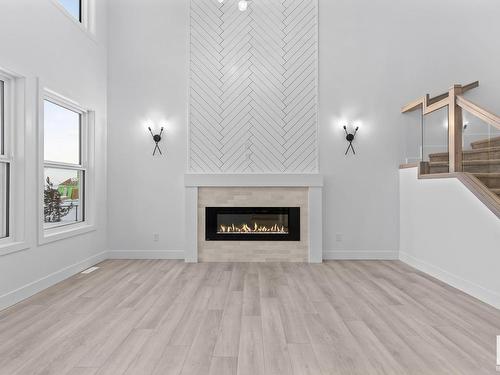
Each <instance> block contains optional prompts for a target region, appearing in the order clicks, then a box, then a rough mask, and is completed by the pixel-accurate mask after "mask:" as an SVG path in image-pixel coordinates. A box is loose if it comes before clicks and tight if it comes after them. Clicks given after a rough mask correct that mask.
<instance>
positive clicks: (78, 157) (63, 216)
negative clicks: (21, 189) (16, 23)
mask: <svg viewBox="0 0 500 375" xmlns="http://www.w3.org/2000/svg"><path fill="white" fill-rule="evenodd" d="M87 129H88V112H86V111H85V110H83V109H81V108H79V107H78V106H77V105H75V104H74V103H72V102H70V101H68V100H66V99H63V98H61V97H58V96H57V95H55V94H50V95H49V94H47V95H46V97H45V98H44V100H43V175H42V177H43V228H44V229H45V230H50V229H54V228H60V227H67V226H69V225H72V224H77V223H81V222H84V221H85V220H86V218H85V208H86V207H85V196H86V187H87V185H86V178H87V173H88V171H87V152H86V144H87Z"/></svg>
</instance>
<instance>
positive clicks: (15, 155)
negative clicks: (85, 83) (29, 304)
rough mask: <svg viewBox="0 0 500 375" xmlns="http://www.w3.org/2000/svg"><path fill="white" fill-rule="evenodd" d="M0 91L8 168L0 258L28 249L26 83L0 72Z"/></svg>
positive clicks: (3, 159)
mask: <svg viewBox="0 0 500 375" xmlns="http://www.w3.org/2000/svg"><path fill="white" fill-rule="evenodd" d="M0 80H1V81H2V82H3V83H4V90H3V111H4V119H3V120H4V121H3V134H2V143H3V150H2V151H3V152H1V153H0V160H1V162H2V163H5V164H7V165H8V172H7V173H8V186H7V189H8V197H7V205H8V208H7V215H6V218H7V228H8V233H7V236H6V237H4V238H0V256H4V255H7V254H10V253H13V252H17V251H21V250H25V249H27V248H28V247H29V246H28V243H27V241H26V237H25V235H26V233H25V229H26V221H25V219H26V212H25V209H26V205H25V201H26V187H25V177H26V176H25V138H24V137H25V127H26V121H25V109H26V107H25V92H26V79H25V78H24V77H21V76H19V75H16V74H14V73H11V72H10V71H7V70H3V69H0Z"/></svg>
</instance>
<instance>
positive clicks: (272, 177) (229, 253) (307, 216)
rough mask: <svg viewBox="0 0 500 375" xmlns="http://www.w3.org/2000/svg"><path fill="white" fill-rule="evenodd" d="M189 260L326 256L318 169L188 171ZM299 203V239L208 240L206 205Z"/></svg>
mask: <svg viewBox="0 0 500 375" xmlns="http://www.w3.org/2000/svg"><path fill="white" fill-rule="evenodd" d="M184 182H185V188H186V228H191V230H189V231H186V262H198V261H200V262H215V261H220V262H223V261H233V262H272V261H280V262H309V263H320V262H321V261H322V259H323V256H322V252H323V244H322V238H323V237H322V236H323V229H322V228H323V223H322V188H323V178H322V176H321V175H319V174H241V175H240V174H186V175H185V177H184ZM282 206H289V207H300V211H301V212H300V221H301V236H300V241H296V242H285V241H206V240H205V207H282Z"/></svg>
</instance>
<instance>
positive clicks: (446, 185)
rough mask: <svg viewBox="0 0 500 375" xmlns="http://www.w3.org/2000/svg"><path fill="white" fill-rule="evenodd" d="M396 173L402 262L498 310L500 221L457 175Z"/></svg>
mask: <svg viewBox="0 0 500 375" xmlns="http://www.w3.org/2000/svg"><path fill="white" fill-rule="evenodd" d="M399 176H400V193H401V211H400V212H401V216H400V220H401V224H400V227H401V249H400V258H401V260H403V261H404V262H407V263H409V264H410V265H412V266H413V267H415V268H417V269H420V270H422V271H424V272H426V273H429V274H431V275H433V276H435V277H437V278H438V279H440V280H442V281H444V282H446V283H448V284H450V285H452V286H455V287H457V288H458V289H461V290H463V291H465V292H466V293H469V294H471V295H473V296H474V297H476V298H479V299H481V300H483V301H485V302H487V303H489V304H491V305H493V306H495V307H497V308H500V273H499V269H498V266H499V264H500V220H499V219H498V218H497V217H496V216H495V215H494V214H493V213H492V212H491V211H490V210H489V209H488V208H487V207H486V206H485V205H484V204H483V203H481V202H480V201H479V200H478V199H477V198H476V197H475V196H474V194H472V193H471V192H470V191H469V190H468V189H467V188H466V187H465V186H464V185H463V184H462V183H461V182H460V181H459V180H458V179H455V178H450V179H430V180H418V179H417V168H410V169H402V170H401V171H400V172H399Z"/></svg>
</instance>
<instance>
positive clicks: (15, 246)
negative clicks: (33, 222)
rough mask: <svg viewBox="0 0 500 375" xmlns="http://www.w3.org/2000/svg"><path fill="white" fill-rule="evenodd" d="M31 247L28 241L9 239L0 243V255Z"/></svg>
mask: <svg viewBox="0 0 500 375" xmlns="http://www.w3.org/2000/svg"><path fill="white" fill-rule="evenodd" d="M29 248H30V246H29V245H28V243H26V242H14V241H7V242H5V243H0V257H2V256H5V255H9V254H12V253H17V252H18V251H23V250H26V249H29Z"/></svg>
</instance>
